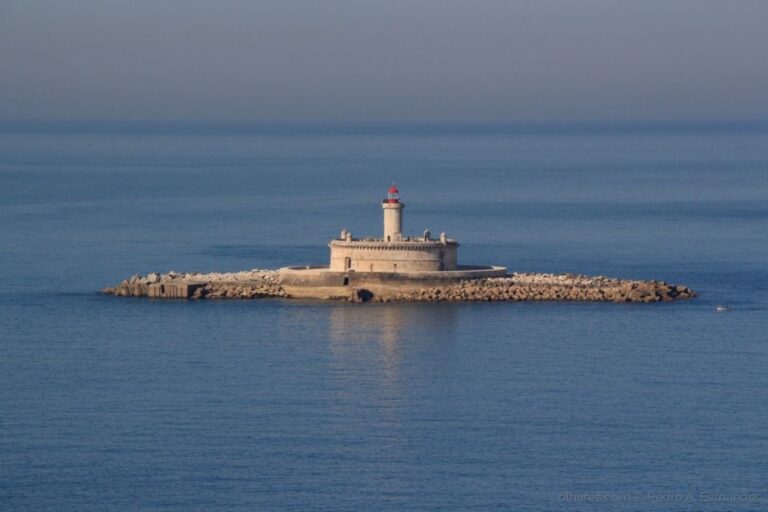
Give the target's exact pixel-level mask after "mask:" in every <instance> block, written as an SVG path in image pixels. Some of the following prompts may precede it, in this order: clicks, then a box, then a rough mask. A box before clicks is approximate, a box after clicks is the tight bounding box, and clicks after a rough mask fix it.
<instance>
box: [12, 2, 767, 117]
mask: <svg viewBox="0 0 768 512" xmlns="http://www.w3.org/2000/svg"><path fill="white" fill-rule="evenodd" d="M41 118H43V119H131V120H137V119H164V120H165V119H169V120H207V119H212V120H228V119H233V120H248V121H309V122H314V121H332V122H343V121H398V120H404V121H501V122H504V121H512V122H518V121H574V120H575V121H582V120H616V121H623V120H690V119H702V120H719V119H728V120H738V119H768V0H754V1H750V0H723V1H709V0H659V1H656V0H634V1H620V0H613V1H608V0H605V1H601V0H564V1H548V0H532V1H514V0H506V1H502V0H474V1H452V0H423V1H403V0H378V1H373V0H350V1H343V0H326V1H320V0H317V1H313V0H304V1H296V0H275V1H271V0H267V1H264V0H247V1H246V0H243V1H234V0H207V1H201V0H169V1H163V0H131V1H128V0H121V1H118V0H114V1H109V0H101V1H95V0H66V1H64V0H50V1H39V0H0V119H41Z"/></svg>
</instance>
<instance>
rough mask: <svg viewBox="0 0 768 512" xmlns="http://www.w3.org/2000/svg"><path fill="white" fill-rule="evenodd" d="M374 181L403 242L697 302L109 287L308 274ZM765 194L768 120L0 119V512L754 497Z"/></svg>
mask: <svg viewBox="0 0 768 512" xmlns="http://www.w3.org/2000/svg"><path fill="white" fill-rule="evenodd" d="M393 181H396V182H397V185H398V187H399V188H400V191H401V194H402V197H403V199H404V201H405V203H406V205H407V208H406V210H405V224H406V228H407V230H408V231H409V232H411V233H420V232H421V231H422V230H423V229H424V228H426V227H429V228H430V229H431V230H432V232H433V233H435V232H440V231H442V230H445V231H446V232H447V233H448V234H449V236H452V237H455V238H457V239H458V240H459V241H460V242H461V243H462V246H461V248H460V253H459V257H460V260H461V261H462V262H464V263H478V264H501V265H506V266H508V267H509V268H510V269H512V270H515V271H542V272H579V273H590V274H605V275H613V276H621V277H632V278H656V279H664V280H667V281H670V282H676V283H684V284H686V285H688V286H691V287H692V288H694V289H695V290H697V291H698V292H699V293H700V297H699V298H698V299H696V300H695V301H692V302H686V303H674V304H651V305H617V304H588V303H583V304H568V303H488V304H470V303H467V304H395V305H391V304H375V305H374V304H368V305H353V304H329V303H314V302H294V301H283V300H261V301H242V302H241V301H221V302H216V301H203V302H185V301H179V302H176V301H166V302H153V301H149V300H142V299H118V298H114V297H106V296H102V295H100V294H99V293H98V290H99V289H100V288H101V287H104V286H107V285H111V284H114V283H116V282H117V281H119V280H121V279H123V278H124V277H127V276H129V275H131V274H133V273H147V272H149V271H154V270H158V271H168V270H171V269H175V270H177V271H189V270H198V271H214V270H217V271H231V270H240V269H249V268H254V267H266V268H275V267H279V266H285V265H291V264H303V263H323V262H325V261H326V260H327V252H328V249H327V246H326V244H327V242H328V240H329V239H330V238H331V237H332V236H334V235H336V234H337V233H338V232H339V231H340V230H341V229H342V228H347V229H349V230H351V231H352V233H353V234H355V235H364V234H378V233H379V232H380V229H381V212H380V207H379V201H380V200H381V198H382V197H383V194H384V192H385V191H386V189H387V187H388V186H389V185H390V184H391V183H392V182H393ZM767 198H768V125H760V124H752V125H738V124H729V125H707V126H700V125H693V124H692V125H636V126H632V125H605V126H601V125H580V126H529V127H526V126H471V125H468V126H458V125H456V126H426V125H425V126H408V127H399V126H396V125H390V126H368V127H362V126H359V127H354V126H346V127H345V126H335V127H330V126H329V127H323V126H308V127H297V126H293V127H292V126H280V127H269V126H255V125H253V126H249V125H240V126H228V125H226V124H221V125H179V124H165V125H142V124H133V125H99V124H70V125H55V124H49V125H43V124H40V125H36V124H31V125H13V124H7V123H6V124H5V125H2V126H1V127H0V274H1V275H2V281H0V291H1V292H2V293H0V328H1V331H0V509H2V510H4V511H5V510H9V511H11V510H24V511H27V510H56V511H91V510H92V511H105V510H114V511H123V510H125V511H134V510H146V511H151V510H163V511H166V510H167V511H195V510H212V509H218V510H232V511H234V510H238V511H253V510H264V511H275V510H296V511H313V510H329V511H360V510H383V511H410V510H413V511H467V510H477V511H486V510H505V511H506V510H593V509H595V508H598V507H599V508H602V509H606V510H758V509H762V508H764V507H766V503H768V486H766V479H765V476H766V475H767V474H768V372H766V368H767V367H768V319H767V315H766V313H767V312H768V262H767V261H766V256H767V255H768V223H767V221H768V202H767V201H766V199H767ZM717 304H728V305H730V306H731V307H732V308H733V309H732V311H731V312H729V313H720V314H718V313H715V311H714V308H715V305H717ZM601 496H602V497H603V498H601ZM745 496H747V498H744V497H745ZM749 496H751V498H750V497H749ZM708 497H710V498H708ZM587 499H604V500H605V499H608V500H612V501H610V502H608V503H603V504H600V505H595V504H593V503H587V502H586V501H585V500H587Z"/></svg>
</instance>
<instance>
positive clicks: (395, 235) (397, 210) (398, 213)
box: [381, 185, 405, 242]
mask: <svg viewBox="0 0 768 512" xmlns="http://www.w3.org/2000/svg"><path fill="white" fill-rule="evenodd" d="M381 207H382V209H383V210H384V241H385V242H398V241H400V240H402V239H403V208H405V205H404V204H403V203H401V202H400V192H399V191H398V190H397V187H396V186H394V185H392V186H391V187H389V190H388V191H387V198H386V199H385V200H384V201H382V203H381Z"/></svg>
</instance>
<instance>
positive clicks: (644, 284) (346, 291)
mask: <svg viewBox="0 0 768 512" xmlns="http://www.w3.org/2000/svg"><path fill="white" fill-rule="evenodd" d="M404 207H405V205H404V204H403V203H402V202H400V196H399V192H398V190H397V188H396V187H395V186H394V185H393V186H392V187H391V188H390V189H389V191H388V193H387V198H386V199H385V200H384V201H383V202H382V209H383V210H384V236H383V237H381V238H374V237H365V238H353V237H352V234H351V233H350V232H349V231H347V230H346V229H344V230H342V231H341V234H340V236H339V238H337V239H334V240H332V241H331V242H330V243H329V244H328V245H329V247H330V251H331V257H330V264H329V265H304V266H292V267H284V268H281V269H279V270H262V269H254V270H249V271H243V272H232V273H209V274H201V273H195V272H193V273H183V274H179V273H176V272H168V273H167V274H160V273H156V272H153V273H150V274H148V275H146V276H139V275H134V276H132V277H131V278H129V279H126V280H124V281H123V282H121V283H120V284H118V285H117V286H115V287H112V288H105V289H104V290H103V291H104V293H108V294H111V295H116V296H120V297H150V298H158V299H160V298H163V299H216V298H234V299H255V298H267V297H284V298H304V299H325V300H345V301H350V302H405V301H408V302H424V301H448V302H457V301H547V300H549V301H612V302H644V303H649V302H670V301H673V300H678V299H690V298H692V297H695V296H696V294H695V293H694V292H693V291H692V290H690V289H689V288H688V287H686V286H682V285H673V284H668V283H666V282H664V281H655V280H651V281H640V280H629V279H615V278H608V277H603V276H592V277H590V276H583V275H575V274H561V275H556V274H531V273H509V272H508V271H507V269H506V268H505V267H500V266H492V265H459V264H458V246H459V244H458V242H457V241H456V240H453V239H450V238H448V237H447V236H446V234H445V233H441V234H440V236H439V237H438V238H432V237H431V234H430V231H429V230H424V233H423V234H422V235H420V236H404V235H403V233H402V211H403V208H404Z"/></svg>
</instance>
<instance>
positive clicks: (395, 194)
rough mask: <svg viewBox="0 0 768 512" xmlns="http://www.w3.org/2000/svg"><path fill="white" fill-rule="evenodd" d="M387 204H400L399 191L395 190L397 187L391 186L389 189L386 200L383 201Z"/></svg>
mask: <svg viewBox="0 0 768 512" xmlns="http://www.w3.org/2000/svg"><path fill="white" fill-rule="evenodd" d="M385 202H387V203H399V202H400V191H399V190H397V187H396V186H394V185H392V186H391V187H389V190H388V191H387V199H386V200H385Z"/></svg>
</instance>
